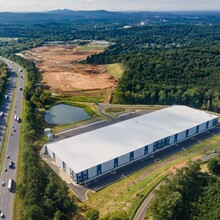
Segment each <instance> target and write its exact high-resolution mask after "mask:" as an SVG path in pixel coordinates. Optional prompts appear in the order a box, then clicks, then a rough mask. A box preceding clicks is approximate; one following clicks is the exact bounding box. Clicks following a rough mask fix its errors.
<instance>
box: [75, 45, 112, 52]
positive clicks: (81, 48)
mask: <svg viewBox="0 0 220 220" xmlns="http://www.w3.org/2000/svg"><path fill="white" fill-rule="evenodd" d="M107 46H108V45H102V44H86V45H82V46H78V47H76V49H75V50H76V51H88V50H99V51H100V52H101V51H103V50H104V49H105V48H106V47H107Z"/></svg>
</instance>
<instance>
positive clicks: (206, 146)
mask: <svg viewBox="0 0 220 220" xmlns="http://www.w3.org/2000/svg"><path fill="white" fill-rule="evenodd" d="M219 142H220V136H214V137H212V138H210V139H207V140H205V141H204V142H203V143H200V144H197V145H195V146H194V147H192V148H190V149H187V150H185V151H181V152H179V153H177V154H175V155H173V156H172V157H169V158H167V159H165V160H163V161H161V162H159V163H157V164H153V165H152V166H149V167H147V168H145V169H143V170H141V171H139V172H137V173H135V174H133V175H131V176H128V177H126V178H125V179H123V180H121V181H119V182H116V183H114V184H112V185H110V186H108V187H106V188H104V189H102V190H100V191H99V192H97V193H95V194H91V193H90V194H89V200H88V201H86V202H85V204H86V205H88V206H89V207H93V208H96V209H98V210H99V211H100V213H101V215H102V216H104V215H106V214H108V213H114V212H120V211H125V212H127V213H128V216H129V217H132V216H133V214H134V213H135V211H136V209H137V208H138V207H139V205H140V204H141V202H142V201H143V199H144V198H145V197H146V195H147V194H148V193H149V192H150V191H151V189H152V188H154V186H155V185H157V183H159V182H160V181H161V179H162V178H164V176H166V175H169V174H170V172H171V171H170V170H171V169H173V168H174V167H178V165H180V164H185V163H186V162H187V161H190V160H195V159H196V158H198V157H200V156H201V155H202V154H205V153H206V152H207V151H212V150H213V149H216V148H219Z"/></svg>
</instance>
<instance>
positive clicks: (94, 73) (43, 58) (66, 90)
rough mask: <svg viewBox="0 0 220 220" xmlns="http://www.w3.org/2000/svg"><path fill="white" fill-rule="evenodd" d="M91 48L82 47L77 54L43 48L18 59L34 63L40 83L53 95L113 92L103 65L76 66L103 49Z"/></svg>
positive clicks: (59, 48) (68, 48)
mask: <svg viewBox="0 0 220 220" xmlns="http://www.w3.org/2000/svg"><path fill="white" fill-rule="evenodd" d="M95 46H96V47H95V48H94V47H92V48H88V47H90V46H86V48H84V49H85V50H84V49H83V50H81V49H80V50H78V51H77V50H76V47H75V46H44V47H38V48H34V49H32V50H30V51H24V52H23V53H22V56H23V57H24V58H26V59H28V60H31V61H34V62H35V63H36V65H37V68H38V69H39V72H40V73H41V82H42V83H43V85H45V86H48V87H49V88H50V89H51V91H52V92H53V93H54V94H59V95H77V93H82V92H83V93H84V92H85V91H86V92H87V91H97V90H98V91H102V93H103V91H105V90H109V89H110V90H113V89H114V88H115V86H116V83H117V80H116V79H115V78H114V77H113V76H112V75H111V74H109V73H108V70H107V68H106V67H105V66H102V65H90V64H81V63H78V61H80V60H83V59H85V58H86V57H87V56H90V55H92V54H97V53H100V52H101V51H102V50H103V49H100V48H97V46H98V45H95ZM104 94H105V92H104ZM100 96H101V94H100Z"/></svg>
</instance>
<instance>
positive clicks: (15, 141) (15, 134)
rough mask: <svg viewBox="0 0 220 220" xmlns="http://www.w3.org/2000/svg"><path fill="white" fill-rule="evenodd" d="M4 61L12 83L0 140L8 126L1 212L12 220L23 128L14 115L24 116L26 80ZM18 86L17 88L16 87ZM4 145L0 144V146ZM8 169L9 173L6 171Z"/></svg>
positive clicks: (11, 64)
mask: <svg viewBox="0 0 220 220" xmlns="http://www.w3.org/2000/svg"><path fill="white" fill-rule="evenodd" d="M0 59H1V60H3V61H4V62H5V63H6V64H7V65H8V68H10V69H11V71H10V73H9V74H10V77H12V79H10V82H9V84H8V88H7V90H6V94H8V95H9V99H8V100H5V101H4V103H3V106H2V108H1V109H2V110H3V111H4V114H5V117H4V119H3V120H2V121H1V129H2V130H1V133H0V138H1V140H2V139H3V133H4V131H5V127H6V124H7V125H8V126H9V134H8V138H7V140H6V142H7V143H6V149H5V156H4V159H3V164H2V165H3V166H2V168H3V169H2V171H1V175H0V182H1V185H0V210H1V212H2V213H4V215H5V219H7V220H11V219H12V217H13V199H14V193H15V191H16V182H15V178H16V165H17V159H18V147H19V136H20V128H21V122H20V123H18V122H17V121H15V120H14V114H16V115H18V116H19V117H20V118H21V114H22V104H23V92H22V91H23V90H22V91H21V90H19V87H22V88H24V79H23V78H21V74H20V73H19V69H20V67H19V65H18V64H16V63H14V62H11V61H10V62H9V61H7V59H5V58H0ZM14 72H17V76H18V77H17V78H16V77H15V76H16V74H15V73H14ZM22 75H23V74H22ZM15 84H16V87H15ZM13 89H14V103H13V105H11V101H12V95H13ZM10 108H12V113H13V114H11V115H9V109H10ZM9 117H10V123H9ZM1 145H2V144H1V143H0V146H1ZM6 155H9V156H10V158H7V156H6ZM10 160H12V161H13V162H14V166H13V168H12V169H9V166H8V164H9V161H10ZM5 169H7V171H5ZM10 178H11V179H13V180H14V181H13V188H12V191H11V192H10V191H9V190H8V187H7V184H8V180H9V179H10ZM2 181H4V182H5V183H6V185H5V186H2Z"/></svg>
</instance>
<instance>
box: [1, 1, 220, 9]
mask: <svg viewBox="0 0 220 220" xmlns="http://www.w3.org/2000/svg"><path fill="white" fill-rule="evenodd" d="M64 8H68V9H73V10H98V9H104V10H112V11H126V10H136V11H138V10H146V11H148V10H149V11H175V10H179V11H186V10H220V0H0V11H49V10H54V9H64Z"/></svg>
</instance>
